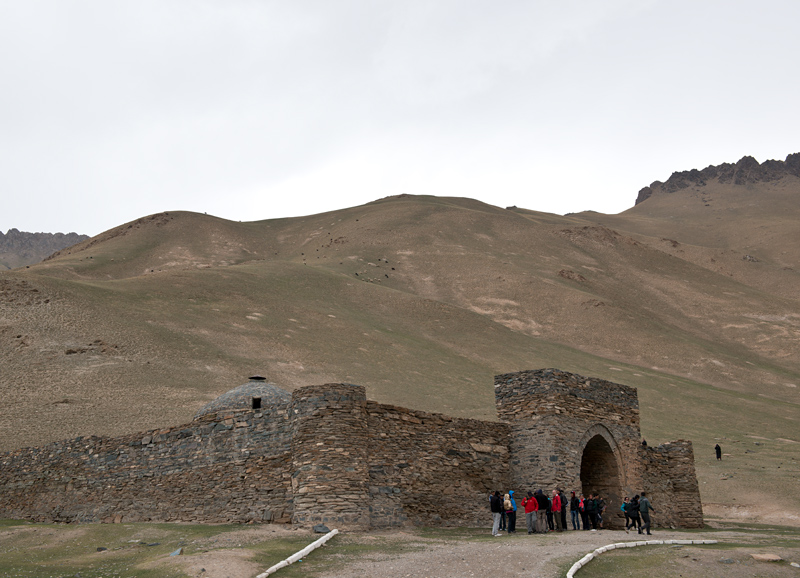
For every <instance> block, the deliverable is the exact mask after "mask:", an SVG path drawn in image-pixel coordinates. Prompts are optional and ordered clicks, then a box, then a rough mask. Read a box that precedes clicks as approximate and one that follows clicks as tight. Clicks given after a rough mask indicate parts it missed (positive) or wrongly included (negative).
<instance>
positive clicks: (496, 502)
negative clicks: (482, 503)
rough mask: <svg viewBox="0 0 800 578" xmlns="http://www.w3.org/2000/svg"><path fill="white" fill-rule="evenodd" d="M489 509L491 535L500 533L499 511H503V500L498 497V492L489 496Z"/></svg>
mask: <svg viewBox="0 0 800 578" xmlns="http://www.w3.org/2000/svg"><path fill="white" fill-rule="evenodd" d="M489 511H490V512H491V513H492V536H499V535H500V512H502V511H503V500H501V499H500V492H497V491H496V492H495V493H494V494H491V495H490V496H489Z"/></svg>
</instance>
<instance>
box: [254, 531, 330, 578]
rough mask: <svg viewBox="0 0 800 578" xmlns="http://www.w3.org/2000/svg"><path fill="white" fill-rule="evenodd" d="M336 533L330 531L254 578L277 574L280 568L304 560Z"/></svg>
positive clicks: (264, 577)
mask: <svg viewBox="0 0 800 578" xmlns="http://www.w3.org/2000/svg"><path fill="white" fill-rule="evenodd" d="M338 533H339V530H336V529H333V530H331V531H330V532H328V533H327V534H325V535H324V536H323V537H322V538H320V539H319V540H316V541H315V542H312V543H311V544H309V545H308V546H306V547H305V548H303V549H302V550H300V551H299V552H297V553H295V554H292V555H291V556H289V557H288V558H286V560H283V561H281V562H278V563H277V564H275V565H274V566H272V567H271V568H267V571H266V572H263V573H261V574H259V575H258V576H256V578H267V576H269V575H270V574H273V573H275V572H277V571H278V570H280V569H281V568H286V566H288V565H289V564H294V563H295V562H297V561H298V560H300V559H301V558H305V557H306V556H308V555H309V554H310V553H311V552H313V551H314V550H316V549H317V548H319V547H320V546H322V545H323V544H325V542H327V541H328V540H330V539H331V538H333V537H334V536H335V535H336V534H338Z"/></svg>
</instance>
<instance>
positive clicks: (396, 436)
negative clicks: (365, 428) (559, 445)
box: [367, 402, 510, 527]
mask: <svg viewBox="0 0 800 578" xmlns="http://www.w3.org/2000/svg"><path fill="white" fill-rule="evenodd" d="M367 412H368V414H369V432H370V439H369V452H368V455H369V486H370V487H369V491H370V495H371V498H372V500H371V525H372V526H375V527H386V526H399V525H402V524H405V523H413V524H428V525H430V524H439V523H448V524H463V525H470V526H474V525H482V524H485V523H486V522H487V520H489V519H490V517H489V513H488V511H489V510H488V496H489V492H490V491H494V490H503V489H505V488H509V487H510V485H509V483H510V482H509V466H508V437H509V428H508V426H507V425H506V424H503V423H497V422H484V421H479V420H474V419H457V418H452V417H448V416H445V415H441V414H432V413H426V412H423V411H414V410H410V409H406V408H402V407H396V406H391V405H380V404H377V403H372V402H370V403H368V404H367Z"/></svg>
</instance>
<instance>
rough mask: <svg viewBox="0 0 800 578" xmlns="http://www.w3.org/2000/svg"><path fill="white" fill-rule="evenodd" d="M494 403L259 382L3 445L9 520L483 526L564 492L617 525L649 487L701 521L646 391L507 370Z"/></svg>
mask: <svg viewBox="0 0 800 578" xmlns="http://www.w3.org/2000/svg"><path fill="white" fill-rule="evenodd" d="M495 399H496V404H497V413H498V418H499V421H495V422H489V421H481V420H474V419H461V418H453V417H448V416H446V415H441V414H435V413H428V412H424V411H416V410H412V409H407V408H402V407H396V406H392V405H385V404H380V403H376V402H374V401H369V400H367V398H366V393H365V389H364V388H363V387H361V386H357V385H350V384H327V385H318V386H308V387H301V388H299V389H297V390H295V391H294V392H293V393H292V394H291V395H290V394H288V393H287V392H285V391H283V390H281V389H280V388H277V387H275V386H273V385H270V384H266V383H264V382H263V381H257V380H256V381H251V382H250V383H248V384H245V385H244V386H241V387H240V388H237V389H235V390H232V391H231V392H228V393H227V394H225V395H223V396H221V397H220V398H218V399H217V400H215V401H214V402H212V403H210V404H208V405H207V406H206V407H205V408H204V409H203V410H201V411H200V412H199V413H198V415H197V416H196V417H195V419H194V421H192V422H191V423H188V424H185V425H180V426H175V427H168V428H164V429H160V430H154V431H148V432H144V433H140V434H132V435H125V436H120V437H114V438H109V437H95V436H91V437H79V438H75V439H71V440H65V441H59V442H55V443H51V444H49V445H46V446H42V447H35V448H25V449H19V450H15V451H12V452H8V453H6V454H2V455H0V518H16V519H28V520H34V521H42V522H45V521H47V522H53V521H56V522H123V521H124V522H136V521H185V522H209V523H212V522H213V523H216V522H234V523H252V522H255V523H269V522H272V523H293V524H296V525H300V526H311V525H314V524H317V523H326V524H328V525H331V526H335V527H338V528H341V529H350V530H366V529H370V528H389V527H397V526H403V525H406V524H415V525H442V524H445V525H469V526H483V525H488V524H489V523H490V520H491V517H490V515H489V509H488V494H489V492H491V491H494V490H500V491H501V492H505V491H507V490H509V489H514V490H517V492H518V495H520V496H521V495H524V492H526V491H528V490H535V489H539V488H541V489H544V490H545V492H549V491H550V490H552V489H554V488H562V489H563V490H564V491H565V493H566V494H567V496H569V492H570V491H573V490H574V491H575V492H576V493H578V494H580V493H584V494H588V493H590V492H591V493H599V494H600V495H601V496H603V497H604V498H605V500H606V502H607V504H608V509H607V511H606V516H605V520H606V523H605V527H612V528H613V527H617V528H619V527H621V526H622V523H623V520H622V514H621V512H620V503H621V500H622V497H623V495H629V496H633V495H634V494H637V493H641V491H642V490H645V491H647V493H648V496H649V497H650V499H651V502H652V503H653V505H654V506H655V508H656V510H657V513H656V514H655V515H654V516H653V522H654V525H656V526H662V527H676V528H698V527H702V525H703V511H702V506H701V503H700V494H699V489H698V485H697V478H696V475H695V468H694V455H693V452H692V444H691V442H689V441H683V440H681V441H673V442H669V443H665V444H661V445H659V446H656V447H653V446H648V447H645V446H643V445H642V443H641V434H640V429H639V402H638V398H637V394H636V390H635V389H634V388H632V387H628V386H624V385H618V384H615V383H611V382H608V381H604V380H600V379H594V378H587V377H582V376H580V375H575V374H571V373H566V372H562V371H559V370H556V369H540V370H536V371H523V372H519V373H509V374H505V375H498V376H497V377H496V378H495Z"/></svg>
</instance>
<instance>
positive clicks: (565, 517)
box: [558, 488, 567, 532]
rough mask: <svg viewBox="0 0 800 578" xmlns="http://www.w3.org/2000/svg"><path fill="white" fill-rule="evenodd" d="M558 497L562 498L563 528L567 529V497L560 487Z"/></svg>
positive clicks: (561, 514)
mask: <svg viewBox="0 0 800 578" xmlns="http://www.w3.org/2000/svg"><path fill="white" fill-rule="evenodd" d="M558 497H559V498H561V512H560V513H559V515H560V516H561V529H562V530H563V531H564V532H566V531H567V497H566V496H565V495H564V490H562V489H561V488H558Z"/></svg>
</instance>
